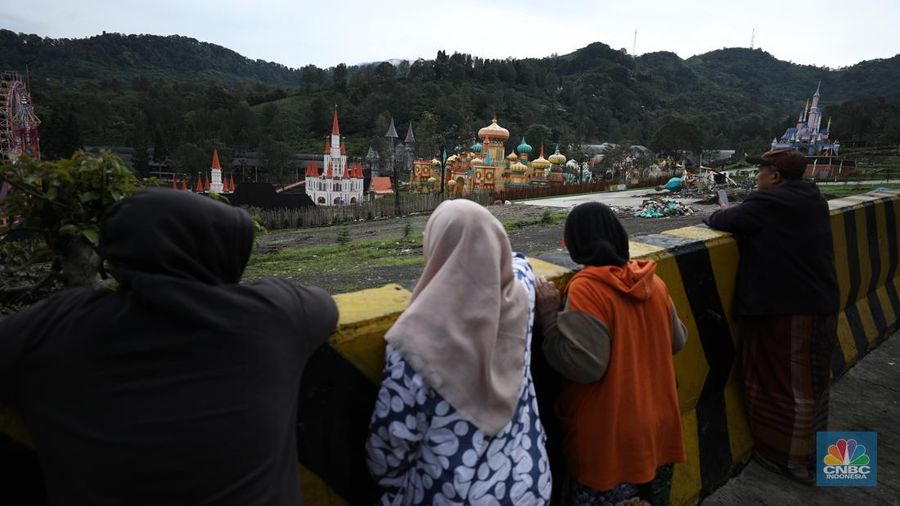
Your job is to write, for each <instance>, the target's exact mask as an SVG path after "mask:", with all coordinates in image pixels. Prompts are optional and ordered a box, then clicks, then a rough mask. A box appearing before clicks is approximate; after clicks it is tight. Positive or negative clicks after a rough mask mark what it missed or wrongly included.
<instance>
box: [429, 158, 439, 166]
mask: <svg viewBox="0 0 900 506" xmlns="http://www.w3.org/2000/svg"><path fill="white" fill-rule="evenodd" d="M431 166H432V167H440V166H441V161H440V160H438V159H437V158H432V159H431Z"/></svg>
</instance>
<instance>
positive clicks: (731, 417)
mask: <svg viewBox="0 0 900 506" xmlns="http://www.w3.org/2000/svg"><path fill="white" fill-rule="evenodd" d="M706 248H707V251H708V252H709V260H710V264H711V267H712V272H713V276H714V278H715V281H716V287H717V289H718V292H719V298H720V300H721V301H722V307H723V308H724V309H725V316H726V318H727V319H728V327H729V330H730V332H731V341H732V343H733V345H734V349H735V366H734V367H732V369H731V372H730V373H729V376H728V382H727V383H726V384H725V390H724V392H723V394H724V397H725V412H726V418H727V420H728V442H729V445H730V447H731V458H732V459H733V461H734V462H735V463H737V462H743V461H745V460H746V459H748V458H749V457H750V451H751V449H752V448H753V437H752V436H751V434H750V425H749V423H748V422H747V415H746V411H745V409H744V395H743V388H742V387H741V385H742V382H741V377H740V375H739V370H740V368H739V367H738V365H737V364H738V363H739V362H740V356H741V340H740V331H739V327H738V325H737V322H736V321H735V319H734V318H733V314H732V307H733V304H734V292H735V273H736V272H737V268H738V261H739V252H738V246H737V242H736V241H735V240H733V239H732V238H730V237H721V236H720V237H718V238H715V239H712V240H708V241H706Z"/></svg>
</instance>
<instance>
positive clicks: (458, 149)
mask: <svg viewBox="0 0 900 506" xmlns="http://www.w3.org/2000/svg"><path fill="white" fill-rule="evenodd" d="M453 152H454V153H462V152H463V147H462V146H456V147H455V148H453Z"/></svg>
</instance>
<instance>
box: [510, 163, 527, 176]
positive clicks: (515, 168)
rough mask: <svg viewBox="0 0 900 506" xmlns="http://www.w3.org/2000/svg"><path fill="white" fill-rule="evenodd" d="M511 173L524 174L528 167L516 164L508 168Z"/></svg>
mask: <svg viewBox="0 0 900 506" xmlns="http://www.w3.org/2000/svg"><path fill="white" fill-rule="evenodd" d="M509 170H510V171H511V172H515V173H516V174H524V173H525V171H527V170H528V167H527V166H526V165H525V164H524V163H522V162H516V163H514V164H513V165H512V167H510V168H509Z"/></svg>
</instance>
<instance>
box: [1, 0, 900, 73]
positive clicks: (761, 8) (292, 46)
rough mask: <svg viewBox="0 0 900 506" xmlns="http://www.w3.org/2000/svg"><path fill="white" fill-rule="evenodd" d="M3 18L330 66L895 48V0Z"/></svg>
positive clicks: (82, 8)
mask: <svg viewBox="0 0 900 506" xmlns="http://www.w3.org/2000/svg"><path fill="white" fill-rule="evenodd" d="M28 12H31V13H36V14H35V15H24V14H9V13H6V14H3V15H0V26H2V27H4V28H7V29H10V30H14V31H20V32H28V33H37V34H38V35H42V36H49V37H85V36H90V35H95V34H99V33H100V32H102V31H104V30H105V31H115V32H123V33H152V34H160V35H171V34H180V35H186V36H190V37H194V38H197V39H199V40H202V41H207V42H212V43H215V44H219V45H222V46H225V47H228V48H230V49H233V50H235V51H237V52H239V53H241V54H243V55H245V56H247V57H249V58H259V59H264V60H270V61H277V62H279V63H283V64H285V65H288V66H292V67H299V66H302V65H305V64H308V63H313V64H316V65H318V66H322V67H327V66H333V65H335V64H337V63H341V62H345V63H350V64H353V63H358V62H367V61H378V60H385V59H389V58H410V59H414V58H417V57H422V58H433V57H434V55H435V53H436V52H437V51H438V50H439V49H443V50H446V51H448V52H453V51H460V52H466V53H471V54H473V55H476V56H481V57H487V58H505V57H508V56H511V57H517V58H521V57H542V56H547V55H550V54H552V53H558V54H564V53H568V52H571V51H574V50H575V49H578V48H580V47H583V46H585V45H587V44H589V43H591V42H595V41H599V42H603V43H606V44H609V45H610V46H612V47H613V48H615V49H619V48H626V49H627V50H629V51H630V50H631V47H632V43H633V37H634V30H635V29H637V30H638V37H637V52H638V53H639V54H641V53H646V52H651V51H662V50H667V51H674V52H676V53H678V54H679V55H680V56H681V57H683V58H687V57H690V56H692V55H694V54H698V53H703V52H706V51H711V50H714V49H719V48H722V47H734V46H743V47H747V46H749V44H750V36H751V32H752V30H753V29H754V28H756V34H757V36H756V40H757V47H761V48H762V49H764V50H766V51H768V52H770V53H772V54H773V55H775V56H776V57H777V58H780V59H784V60H790V61H793V62H795V63H804V64H816V65H825V66H830V67H840V66H846V65H852V64H854V63H857V62H859V61H861V60H866V59H873V58H886V57H891V56H893V55H894V54H896V53H898V52H900V32H898V31H897V30H896V29H895V27H894V26H893V25H894V24H895V23H896V21H897V20H898V19H900V2H896V1H892V0H857V1H856V2H852V3H851V2H846V1H838V0H819V1H818V2H816V3H813V4H797V3H793V4H790V3H788V4H785V3H784V2H783V1H775V0H758V1H756V2H736V1H731V0H720V1H712V0H692V1H691V0H688V1H685V0H682V1H671V0H628V1H626V0H617V1H615V2H610V1H606V0H589V1H581V2H577V1H571V0H559V1H557V2H553V3H547V2H537V1H534V0H520V1H511V0H495V1H484V0H480V1H474V0H459V1H453V0H448V1H446V2H429V1H415V0H397V1H395V2H390V3H383V2H372V1H366V0H363V1H360V0H346V1H342V0H331V1H329V2H323V1H316V2H311V1H308V0H299V1H298V0H295V1H284V0H256V1H248V0H216V1H212V0H201V1H178V0H156V1H154V2H147V1H143V0H141V1H134V0H132V1H124V0H120V1H109V0H81V1H78V2H72V1H70V0H32V1H31V2H29V8H28Z"/></svg>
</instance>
